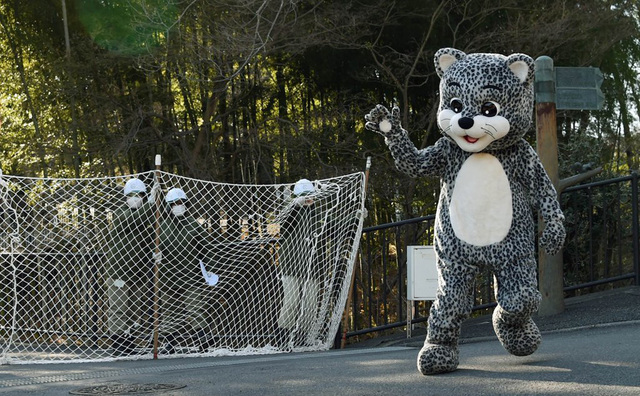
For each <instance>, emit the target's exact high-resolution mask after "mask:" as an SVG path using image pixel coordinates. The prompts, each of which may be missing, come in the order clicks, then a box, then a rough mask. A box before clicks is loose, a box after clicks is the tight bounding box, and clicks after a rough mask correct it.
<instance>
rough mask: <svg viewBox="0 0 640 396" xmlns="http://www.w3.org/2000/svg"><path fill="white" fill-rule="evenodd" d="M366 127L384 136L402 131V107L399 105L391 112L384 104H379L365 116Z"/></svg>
mask: <svg viewBox="0 0 640 396" xmlns="http://www.w3.org/2000/svg"><path fill="white" fill-rule="evenodd" d="M364 119H365V121H366V123H365V125H364V126H365V128H367V129H368V130H370V131H374V132H377V133H379V134H381V135H383V136H388V135H391V134H394V133H399V132H400V131H402V127H401V126H400V109H399V108H398V107H397V106H394V107H393V110H392V111H391V112H389V110H387V108H386V107H384V106H383V105H377V106H376V107H375V108H374V109H372V110H371V111H370V112H369V114H367V115H365V116H364Z"/></svg>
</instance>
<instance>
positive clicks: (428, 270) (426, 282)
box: [407, 246, 438, 300]
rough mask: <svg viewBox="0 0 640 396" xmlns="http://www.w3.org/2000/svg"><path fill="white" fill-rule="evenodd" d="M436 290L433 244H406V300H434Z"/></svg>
mask: <svg viewBox="0 0 640 396" xmlns="http://www.w3.org/2000/svg"><path fill="white" fill-rule="evenodd" d="M437 290H438V270H437V268H436V252H435V250H434V249H433V246H407V300H435V299H436V291H437Z"/></svg>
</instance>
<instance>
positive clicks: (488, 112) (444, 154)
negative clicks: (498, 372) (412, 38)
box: [365, 48, 565, 374]
mask: <svg viewBox="0 0 640 396" xmlns="http://www.w3.org/2000/svg"><path fill="white" fill-rule="evenodd" d="M435 65H436V71H437V73H438V75H439V76H440V78H441V82H440V108H439V112H438V125H439V127H440V129H441V132H442V133H443V135H444V136H443V137H442V138H440V139H439V140H438V141H437V142H436V143H435V144H434V145H433V146H430V147H427V148H425V149H422V150H418V149H416V147H415V146H414V145H413V143H412V142H411V140H410V139H409V138H408V134H407V131H405V130H404V129H403V128H402V126H401V125H400V117H399V110H398V108H397V107H394V108H393V110H392V111H391V112H389V111H388V110H387V109H386V108H385V107H384V106H382V105H378V106H376V107H375V108H374V109H373V110H371V112H370V113H369V114H368V115H366V116H365V119H366V121H367V123H366V127H367V129H370V130H373V131H375V132H378V133H380V134H382V135H383V136H384V137H385V142H386V144H387V146H388V147H389V149H390V151H391V154H392V156H393V157H394V160H395V163H396V166H397V168H398V169H399V170H401V171H403V172H404V173H406V174H408V175H410V176H412V177H420V176H438V177H440V186H441V190H440V199H439V202H438V209H437V215H436V224H435V237H434V246H435V250H436V256H437V266H438V276H439V282H438V291H437V297H436V300H435V301H434V303H433V306H432V308H431V312H430V316H429V329H428V332H427V338H426V340H425V345H424V347H423V348H422V350H421V351H420V353H419V355H418V360H417V364H418V369H419V371H420V372H421V373H423V374H436V373H442V372H448V371H453V370H455V369H456V368H457V366H458V348H457V344H458V338H459V335H460V326H461V324H462V321H463V320H464V319H465V318H467V317H468V315H469V314H470V312H471V308H472V306H473V289H472V288H473V283H474V279H475V277H476V275H477V274H478V273H479V271H481V270H482V269H483V268H485V267H488V268H489V269H490V270H491V271H492V272H493V274H494V276H495V284H496V300H497V302H498V306H497V307H496V309H495V311H494V315H493V325H494V330H495V332H496V335H497V336H498V339H499V340H500V342H501V343H502V345H503V346H504V347H505V349H506V350H507V351H509V352H510V353H512V354H514V355H517V356H524V355H529V354H531V353H533V352H534V351H535V350H536V348H537V347H538V345H539V344H540V332H539V330H538V328H537V326H536V325H535V323H534V322H533V320H532V319H531V315H532V314H533V313H535V312H536V311H537V309H538V306H539V303H540V299H541V296H540V292H539V291H538V287H537V278H536V274H537V269H536V261H535V232H536V231H535V230H536V229H537V218H536V217H535V212H538V213H539V214H540V215H541V216H542V218H543V220H544V222H545V224H546V226H545V228H544V230H543V232H542V234H541V236H540V239H539V242H540V244H541V246H543V247H544V248H545V250H546V251H547V253H549V254H556V253H557V252H558V251H559V250H560V249H561V247H562V244H563V243H564V238H565V230H564V226H563V221H564V216H563V214H562V211H561V209H560V205H559V203H558V200H557V194H556V190H555V189H554V187H553V185H552V183H551V181H550V180H549V177H548V176H547V174H546V172H545V170H544V168H543V166H542V164H541V163H540V160H539V158H538V156H537V154H536V152H535V151H534V150H533V148H532V147H531V146H530V145H529V144H528V143H527V142H526V141H525V140H524V139H523V136H524V135H525V133H527V132H528V131H529V130H530V129H531V128H532V114H533V73H534V69H533V66H534V63H533V60H532V59H531V58H530V57H529V56H527V55H523V54H514V55H511V56H508V57H507V56H503V55H497V54H469V55H467V54H465V53H463V52H461V51H459V50H456V49H452V48H444V49H441V50H439V51H438V52H437V53H436V55H435ZM383 121H384V122H385V123H387V122H388V123H390V124H391V128H390V130H389V128H386V127H385V128H383V129H385V131H387V130H388V132H382V131H381V130H380V123H381V122H383ZM387 126H388V124H387ZM496 160H497V162H496ZM467 162H468V165H469V166H467V167H465V168H463V165H464V164H465V163H467ZM485 163H492V164H493V168H492V169H493V170H492V172H496V173H495V175H496V176H501V175H502V176H506V180H508V183H506V187H505V188H506V189H507V190H506V192H503V193H501V194H500V195H498V194H494V192H492V191H489V189H491V188H492V187H491V182H493V181H494V179H495V178H494V177H493V173H492V174H487V175H486V177H487V180H486V181H487V183H486V184H483V182H479V183H476V184H473V186H474V187H473V188H475V190H472V191H471V194H465V195H471V197H468V196H465V197H458V198H456V197H455V195H456V194H455V188H456V182H457V181H458V180H465V181H467V183H469V182H474V178H475V177H484V176H485V175H483V173H482V172H483V169H484V168H483V169H475V168H474V166H480V165H482V166H484V165H483V164H485ZM497 163H499V165H495V164H497ZM477 164H479V165H477ZM472 165H473V166H472ZM496 166H497V169H498V170H497V171H495V169H496ZM487 169H488V168H487ZM465 172H472V173H470V174H471V176H468V175H466V177H463V175H462V174H463V173H465ZM502 176H501V177H502ZM485 185H486V186H487V187H484V186H485ZM458 188H460V189H463V186H459V187H458ZM467 190H468V189H467ZM467 190H464V191H465V192H467ZM492 194H494V195H492ZM505 194H507V195H508V194H510V195H511V199H510V200H508V199H507V201H506V202H507V204H511V210H510V212H508V213H507V214H508V215H509V214H510V215H511V217H510V218H507V219H504V218H503V217H504V216H501V217H498V218H496V217H493V218H492V217H491V216H492V214H491V213H487V212H485V211H483V210H482V208H484V206H482V205H484V203H485V202H486V204H487V205H488V206H487V207H491V199H492V197H494V196H495V198H501V199H504V197H505ZM458 195H461V194H458ZM476 195H477V197H479V198H478V199H479V200H480V199H483V200H484V201H482V204H477V203H476V202H474V200H475V199H476ZM456 200H460V201H461V202H462V204H460V203H458V202H457V201H456ZM468 204H471V205H472V206H473V205H474V204H477V205H478V208H479V210H476V209H473V210H469V209H468ZM494 209H495V208H494ZM498 209H500V208H498ZM502 209H503V210H504V208H502ZM507 217H508V216H507ZM483 222H484V223H483ZM493 222H495V223H496V226H495V227H494V224H493ZM458 223H459V224H461V225H459V224H458ZM486 223H489V224H486ZM469 225H471V226H469ZM472 226H477V227H480V228H482V227H485V228H486V229H487V230H488V231H487V232H489V233H490V234H491V235H490V236H489V237H488V238H475V236H477V235H474V234H473V233H474V231H473V230H474V228H473V227H472ZM465 227H466V228H465ZM482 229H484V228H482ZM469 230H471V231H469ZM476 233H477V232H476ZM480 237H482V235H480Z"/></svg>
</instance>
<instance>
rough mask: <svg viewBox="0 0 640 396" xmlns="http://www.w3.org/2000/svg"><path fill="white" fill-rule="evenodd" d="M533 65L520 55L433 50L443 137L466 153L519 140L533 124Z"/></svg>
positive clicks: (498, 147) (493, 147)
mask: <svg viewBox="0 0 640 396" xmlns="http://www.w3.org/2000/svg"><path fill="white" fill-rule="evenodd" d="M533 65H534V63H533V59H532V58H531V57H529V56H527V55H524V54H513V55H510V56H504V55H499V54H468V55H467V54H465V53H464V52H462V51H459V50H457V49H453V48H443V49H441V50H439V51H438V52H436V55H435V66H436V72H437V73H438V75H439V76H440V79H441V80H440V108H439V111H438V125H439V126H440V129H441V130H442V133H443V134H444V135H445V136H447V137H449V138H450V139H452V140H453V141H454V142H455V143H456V144H457V145H458V146H459V147H460V148H461V149H463V150H464V151H468V152H471V153H478V152H481V151H483V150H498V149H503V148H506V147H509V146H511V145H513V144H514V143H516V142H517V141H519V140H520V139H521V138H522V137H523V136H524V135H525V133H527V132H528V131H529V129H530V128H531V125H532V116H533V103H534V102H533V101H534V96H533V76H534V70H533Z"/></svg>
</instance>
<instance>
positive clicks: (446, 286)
mask: <svg viewBox="0 0 640 396" xmlns="http://www.w3.org/2000/svg"><path fill="white" fill-rule="evenodd" d="M476 272H477V268H476V267H470V266H455V267H453V266H449V265H446V264H444V263H443V262H441V261H440V260H439V259H438V275H439V279H438V293H437V295H436V301H434V303H433V305H432V306H431V311H430V313H429V330H428V331H427V338H426V340H425V342H424V346H423V347H422V349H421V350H420V353H419V354H418V362H417V364H418V371H420V372H421V373H422V374H424V375H429V374H439V373H446V372H449V371H454V370H455V369H457V368H458V338H459V337H460V326H461V325H462V322H463V321H464V320H465V319H466V318H467V317H468V316H469V314H470V312H471V308H472V307H473V293H472V292H471V290H472V286H473V282H474V279H475V275H476Z"/></svg>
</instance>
